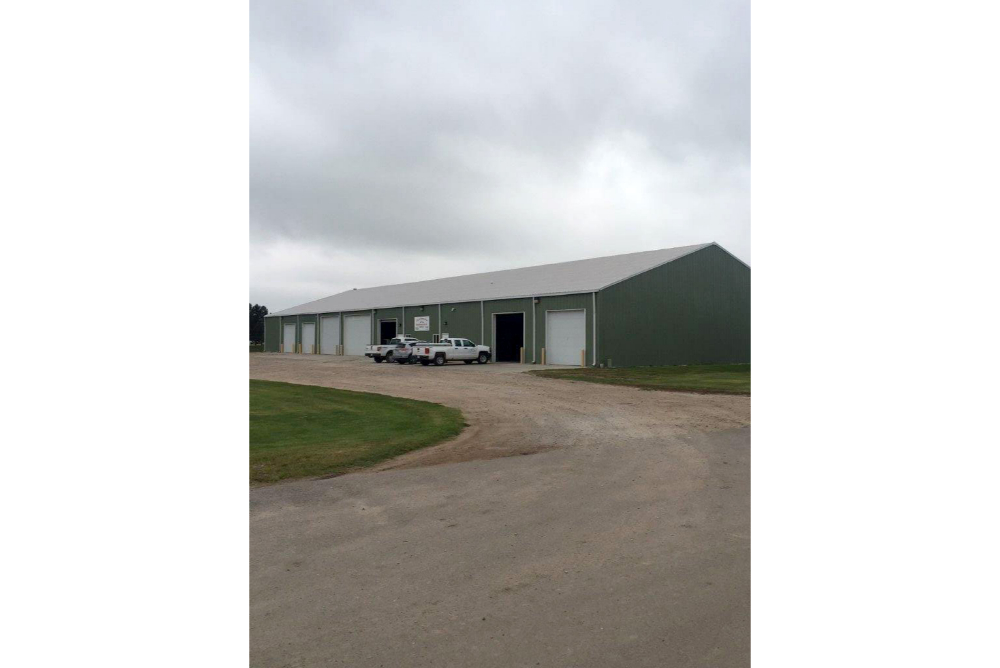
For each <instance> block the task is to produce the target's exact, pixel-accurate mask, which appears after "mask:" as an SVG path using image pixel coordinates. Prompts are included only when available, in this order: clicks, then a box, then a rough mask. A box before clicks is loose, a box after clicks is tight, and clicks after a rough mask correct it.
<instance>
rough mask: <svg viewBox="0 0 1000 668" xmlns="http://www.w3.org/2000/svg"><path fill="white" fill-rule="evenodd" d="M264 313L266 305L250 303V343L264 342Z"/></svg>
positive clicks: (265, 313) (265, 312)
mask: <svg viewBox="0 0 1000 668" xmlns="http://www.w3.org/2000/svg"><path fill="white" fill-rule="evenodd" d="M266 315H267V307H266V306H261V305H260V304H250V343H263V342H264V316H266Z"/></svg>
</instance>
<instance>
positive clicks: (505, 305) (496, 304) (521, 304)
mask: <svg viewBox="0 0 1000 668" xmlns="http://www.w3.org/2000/svg"><path fill="white" fill-rule="evenodd" d="M522 311H523V312H524V359H525V361H526V362H531V361H532V348H531V331H532V326H533V323H534V317H533V313H532V308H531V299H530V298H527V299H498V300H496V301H487V302H483V338H484V339H485V340H484V341H483V345H487V346H489V347H490V349H492V348H493V314H494V313H520V312H522ZM477 336H478V335H477ZM473 340H475V339H473ZM477 342H478V341H477Z"/></svg>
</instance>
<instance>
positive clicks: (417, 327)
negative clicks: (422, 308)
mask: <svg viewBox="0 0 1000 668" xmlns="http://www.w3.org/2000/svg"><path fill="white" fill-rule="evenodd" d="M413 331H414V332H429V331H431V317H430V316H429V315H418V316H417V317H415V318H414V319H413Z"/></svg>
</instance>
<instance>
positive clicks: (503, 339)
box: [493, 313, 524, 362]
mask: <svg viewBox="0 0 1000 668" xmlns="http://www.w3.org/2000/svg"><path fill="white" fill-rule="evenodd" d="M493 331H494V333H495V334H496V336H495V338H494V340H493V359H494V360H495V361H497V362H520V361H521V348H523V347H524V314H523V313H499V314H497V315H494V316H493Z"/></svg>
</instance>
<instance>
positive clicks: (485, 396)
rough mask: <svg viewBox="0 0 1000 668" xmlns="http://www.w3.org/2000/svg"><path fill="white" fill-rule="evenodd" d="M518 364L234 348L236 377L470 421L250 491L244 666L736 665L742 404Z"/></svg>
mask: <svg viewBox="0 0 1000 668" xmlns="http://www.w3.org/2000/svg"><path fill="white" fill-rule="evenodd" d="M531 368H538V367H532V366H531V365H525V366H520V365H504V364H489V365H484V366H481V365H477V364H473V365H471V366H466V365H463V364H450V365H447V366H445V367H421V366H419V365H417V366H407V367H402V366H399V365H396V364H374V363H373V362H371V361H370V360H365V359H364V358H346V357H325V356H298V355H277V354H252V355H250V377H251V378H262V379H269V380H282V381H287V382H293V383H305V384H315V385H325V386H329V387H337V388H343V389H352V390H362V391H369V392H380V393H383V394H391V395H395V396H400V397H406V398H413V399H424V400H431V401H437V402H440V403H443V404H446V405H449V406H455V407H458V408H460V409H461V410H462V411H463V412H464V414H465V416H466V419H467V421H468V422H469V424H470V426H469V427H468V428H467V429H466V430H465V432H463V434H462V435H461V436H460V437H459V438H458V439H455V440H454V441H451V442H448V443H444V444H441V445H438V446H435V447H433V448H429V449H426V450H421V451H417V452H413V453H410V454H408V455H405V456H403V457H401V458H398V459H396V460H392V461H390V462H387V463H386V464H384V465H383V467H382V468H383V469H385V470H381V471H369V472H364V473H357V474H350V475H346V476H341V477H339V478H332V479H327V480H315V481H305V482H297V483H287V484H278V485H273V486H270V487H264V488H259V489H254V490H251V491H250V533H251V544H250V601H251V603H250V632H251V647H250V650H251V655H250V660H251V661H250V662H251V665H254V666H341V665H342V666H431V665H433V666H497V667H500V666H505V667H506V666H595V667H596V666H716V667H718V666H747V665H749V663H750V657H749V647H750V640H749V638H750V621H749V614H750V429H749V424H750V398H749V397H745V396H720V395H703V394H682V393H667V392H649V391H643V390H639V389H635V388H629V387H615V386H604V385H597V384H591V383H578V382H572V381H561V380H550V379H543V378H537V377H533V376H531V375H530V374H524V373H522V371H524V370H527V369H531ZM521 454H532V456H529V457H521V456H512V455H521Z"/></svg>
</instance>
